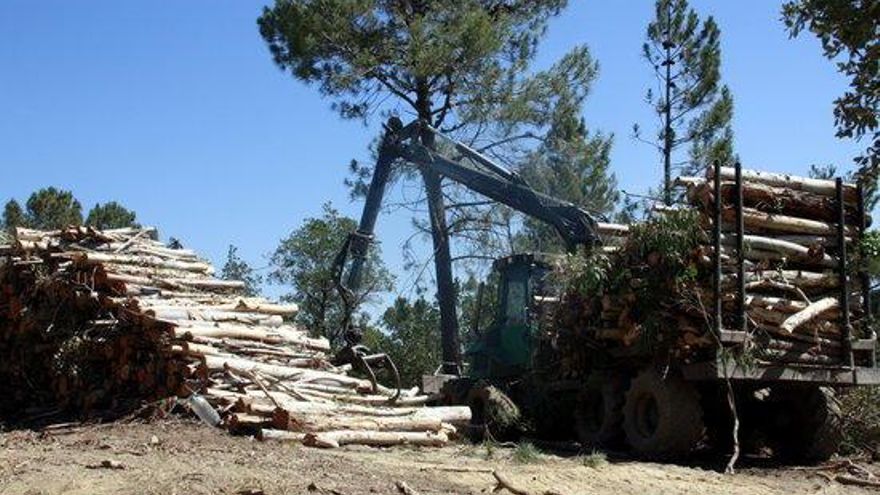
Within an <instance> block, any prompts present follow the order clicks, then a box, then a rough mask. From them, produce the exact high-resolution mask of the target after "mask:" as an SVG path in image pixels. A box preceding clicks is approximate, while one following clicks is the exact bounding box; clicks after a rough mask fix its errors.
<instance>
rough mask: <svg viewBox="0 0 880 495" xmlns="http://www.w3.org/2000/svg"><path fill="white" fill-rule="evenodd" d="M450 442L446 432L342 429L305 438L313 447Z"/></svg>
mask: <svg viewBox="0 0 880 495" xmlns="http://www.w3.org/2000/svg"><path fill="white" fill-rule="evenodd" d="M448 442H449V437H448V436H447V435H446V433H445V432H442V431H441V432H439V433H435V432H391V431H360V430H341V431H326V432H319V433H308V434H306V436H305V438H304V439H303V443H304V444H305V445H309V446H312V447H323V448H336V447H339V446H341V445H350V444H357V445H372V446H375V447H391V446H394V445H417V446H425V447H442V446H444V445H446V444H447V443H448Z"/></svg>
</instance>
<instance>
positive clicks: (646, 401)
mask: <svg viewBox="0 0 880 495" xmlns="http://www.w3.org/2000/svg"><path fill="white" fill-rule="evenodd" d="M702 416H703V412H702V408H701V407H700V397H699V394H697V391H696V389H695V388H694V387H693V385H691V384H690V383H688V382H685V381H684V380H682V379H681V378H679V377H677V376H669V377H667V378H666V379H665V380H664V379H663V378H662V377H661V376H660V375H659V374H658V373H657V372H656V371H655V370H653V369H645V370H643V371H641V372H640V373H639V374H638V375H637V376H636V377H635V379H633V381H632V383H631V384H630V387H629V391H628V392H627V393H626V402H625V403H624V406H623V429H624V432H625V433H626V440H627V442H629V444H630V446H631V447H632V448H633V450H635V452H636V453H637V454H639V455H642V456H645V457H648V458H653V459H658V458H660V459H668V458H675V457H681V456H684V455H686V454H688V453H690V451H691V450H693V449H694V448H695V447H696V446H697V444H698V443H699V442H700V440H701V439H702V437H703V430H704V428H703V417H702Z"/></svg>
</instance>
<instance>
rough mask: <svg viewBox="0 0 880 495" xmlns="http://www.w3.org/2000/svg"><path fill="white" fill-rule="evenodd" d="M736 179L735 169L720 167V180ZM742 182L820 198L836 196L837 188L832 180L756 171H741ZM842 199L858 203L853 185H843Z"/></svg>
mask: <svg viewBox="0 0 880 495" xmlns="http://www.w3.org/2000/svg"><path fill="white" fill-rule="evenodd" d="M707 175H708V176H709V177H710V178H712V176H713V175H714V170H713V169H712V167H709V169H708V173H707ZM735 178H736V169H734V168H733V167H721V179H722V180H728V181H729V180H734V179H735ZM742 179H743V182H755V183H758V184H765V185H768V186H774V187H782V188H786V189H791V190H795V191H806V192H811V193H815V194H820V195H822V196H831V197H833V196H834V195H835V194H836V191H837V187H836V185H835V182H834V181H833V180H825V179H812V178H808V177H800V176H797V175H790V174H775V173H770V172H762V171H758V170H750V169H743V170H742ZM843 188H844V199H845V201H847V202H850V203H855V202H856V201H858V193H857V190H856V186H855V185H854V184H849V183H844V186H843Z"/></svg>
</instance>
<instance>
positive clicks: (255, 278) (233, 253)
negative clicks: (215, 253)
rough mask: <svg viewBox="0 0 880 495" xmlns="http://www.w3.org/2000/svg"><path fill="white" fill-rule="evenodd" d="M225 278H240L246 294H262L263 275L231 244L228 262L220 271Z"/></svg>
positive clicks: (221, 276) (227, 253)
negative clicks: (242, 257)
mask: <svg viewBox="0 0 880 495" xmlns="http://www.w3.org/2000/svg"><path fill="white" fill-rule="evenodd" d="M220 278H221V279H223V280H240V281H242V282H244V291H243V292H244V294H245V295H246V296H258V295H260V285H261V284H262V283H263V277H262V276H260V274H258V273H256V272H255V271H254V269H253V268H251V266H250V265H249V264H248V263H247V262H246V261H245V260H243V259H241V257H240V256H239V255H238V248H237V247H235V246H233V245H232V244H230V245H229V249H228V250H227V251H226V262H225V263H224V264H223V269H222V270H221V271H220Z"/></svg>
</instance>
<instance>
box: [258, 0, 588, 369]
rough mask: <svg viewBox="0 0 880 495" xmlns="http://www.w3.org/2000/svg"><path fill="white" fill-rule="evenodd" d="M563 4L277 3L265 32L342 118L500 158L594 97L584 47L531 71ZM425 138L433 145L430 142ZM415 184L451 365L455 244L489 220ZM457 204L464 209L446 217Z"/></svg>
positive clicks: (456, 197)
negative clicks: (383, 120)
mask: <svg viewBox="0 0 880 495" xmlns="http://www.w3.org/2000/svg"><path fill="white" fill-rule="evenodd" d="M566 3H567V2H566V1H565V0H436V1H431V2H425V1H421V0H387V1H385V0H383V1H378V0H355V1H350V0H322V1H311V0H276V2H275V4H274V5H273V6H272V7H271V8H268V7H267V8H265V9H264V11H263V14H262V15H261V16H260V18H259V19H258V25H259V28H260V33H261V35H262V36H263V38H264V39H265V41H266V43H267V44H268V46H269V50H270V51H271V54H272V58H273V60H274V61H275V63H276V64H277V65H278V66H279V67H280V68H282V69H283V70H285V71H288V72H289V73H290V74H291V75H293V76H294V77H295V78H296V79H299V80H301V81H304V82H306V83H309V84H313V85H315V86H317V88H318V89H319V91H320V92H321V93H322V94H323V95H324V96H326V97H327V98H329V99H330V100H331V101H332V106H333V108H334V109H335V110H336V111H338V112H339V113H340V115H341V116H343V117H345V118H356V119H364V120H366V119H367V118H368V117H369V116H370V115H372V114H374V113H376V112H377V111H379V112H380V113H388V112H394V113H399V114H404V113H411V114H413V115H415V116H416V117H417V118H419V119H422V120H424V121H425V122H428V123H430V124H432V125H433V126H435V127H437V128H440V129H441V130H444V131H446V132H450V133H453V134H454V135H455V136H456V137H458V138H460V139H465V140H467V141H468V142H469V143H470V144H472V145H473V146H475V147H477V148H480V149H482V150H484V151H487V152H491V153H493V154H496V155H497V156H499V157H501V156H502V155H501V151H502V149H504V148H509V147H510V146H512V145H514V144H515V143H516V142H518V141H520V140H524V139H530V138H534V137H535V131H536V130H540V129H541V128H544V127H546V126H547V125H549V123H550V121H551V119H552V115H553V110H554V108H555V103H556V102H557V100H558V97H559V95H560V94H563V95H564V94H572V93H574V94H578V95H583V96H585V95H586V92H587V91H588V89H589V81H590V80H591V77H592V72H591V64H592V60H591V59H590V58H589V57H584V56H583V55H584V54H585V53H587V50H586V48H585V47H576V48H575V49H573V50H572V52H571V54H569V55H568V56H566V57H565V59H564V60H563V61H562V62H561V63H559V64H556V65H554V66H553V68H552V69H551V70H548V71H544V72H540V73H538V74H529V71H528V65H529V62H530V61H531V60H532V58H533V57H534V55H535V53H536V49H537V45H538V41H539V40H540V39H541V37H542V36H543V34H544V32H545V28H546V25H547V21H548V20H549V19H550V18H551V17H552V16H554V15H556V14H557V13H559V12H560V10H561V9H562V8H563V7H564V6H565V5H566ZM421 138H422V141H423V144H425V145H427V146H429V147H433V146H434V145H435V143H434V142H433V138H432V136H431V135H430V134H427V133H426V134H425V135H423V136H422V137H421ZM501 143H504V144H505V145H509V146H502V145H501ZM418 175H421V179H422V182H423V186H424V191H425V196H424V201H425V202H426V203H427V210H428V224H429V225H430V228H429V229H427V230H429V232H428V235H430V237H431V241H432V244H433V250H432V253H433V260H434V268H435V270H434V274H435V280H436V283H437V299H438V302H439V309H440V315H441V327H442V328H441V332H442V334H443V347H444V356H445V357H444V361H446V362H458V361H459V355H458V353H459V349H458V347H459V346H458V340H457V339H458V324H457V315H456V294H455V283H454V277H453V269H452V263H453V256H452V252H451V247H450V235H453V234H455V235H459V236H464V235H467V233H471V232H473V231H475V230H476V231H486V230H487V229H488V228H491V227H487V225H488V222H491V218H492V216H491V215H490V214H487V213H485V211H484V210H485V209H487V208H491V206H488V207H484V208H483V211H480V210H479V207H477V208H478V209H477V211H474V209H473V205H474V203H475V201H473V200H468V199H462V196H463V195H464V196H467V194H466V193H464V194H463V193H462V191H461V190H453V189H447V188H445V187H444V185H443V183H442V180H441V178H440V176H438V175H437V174H435V173H433V172H430V171H422V172H421V173H420V174H414V173H408V174H400V175H399V176H403V177H409V178H412V177H417V176H418ZM450 200H451V201H452V202H455V203H458V205H454V206H453V207H450V208H447V203H449V202H450ZM463 204H468V205H471V206H472V207H464V206H461V205H463ZM484 206H485V205H484ZM447 216H449V218H447ZM474 225H476V226H475V227H473V228H470V227H469V226H474Z"/></svg>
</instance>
